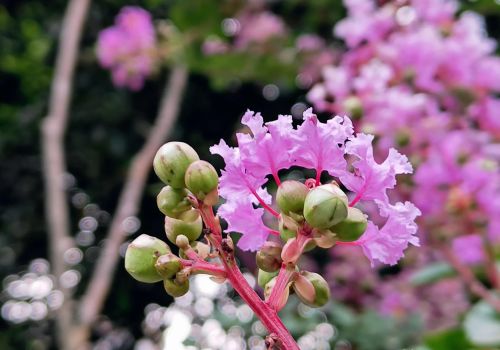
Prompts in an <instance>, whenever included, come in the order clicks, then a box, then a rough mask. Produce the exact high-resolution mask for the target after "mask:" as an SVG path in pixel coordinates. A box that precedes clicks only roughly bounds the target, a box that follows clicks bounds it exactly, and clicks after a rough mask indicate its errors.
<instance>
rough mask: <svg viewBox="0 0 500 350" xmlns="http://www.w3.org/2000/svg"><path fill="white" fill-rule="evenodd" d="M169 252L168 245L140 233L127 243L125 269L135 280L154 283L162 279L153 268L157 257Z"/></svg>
mask: <svg viewBox="0 0 500 350" xmlns="http://www.w3.org/2000/svg"><path fill="white" fill-rule="evenodd" d="M168 253H170V248H169V247H168V245H167V244H166V243H165V242H163V241H162V240H159V239H158V238H156V237H152V236H148V235H145V234H142V235H140V236H139V237H137V238H136V239H134V240H133V241H132V243H130V244H129V245H128V248H127V252H126V253H125V269H126V270H127V272H128V273H129V274H130V275H131V276H132V277H133V278H135V279H136V280H138V281H140V282H145V283H154V282H158V281H161V280H162V277H161V276H160V275H159V274H158V272H157V271H156V268H155V263H156V260H157V259H158V257H160V256H161V255H164V254H168Z"/></svg>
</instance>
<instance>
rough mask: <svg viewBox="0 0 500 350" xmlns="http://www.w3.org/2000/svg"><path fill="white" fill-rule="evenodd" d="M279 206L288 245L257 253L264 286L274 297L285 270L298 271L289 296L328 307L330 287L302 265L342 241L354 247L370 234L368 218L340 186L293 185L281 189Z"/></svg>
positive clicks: (273, 244)
mask: <svg viewBox="0 0 500 350" xmlns="http://www.w3.org/2000/svg"><path fill="white" fill-rule="evenodd" d="M276 203H277V204H278V207H279V209H280V211H281V213H280V216H279V233H280V237H281V239H282V240H283V242H284V245H283V246H282V245H281V244H280V243H277V242H273V241H268V242H266V243H265V244H264V245H263V246H262V248H261V249H260V250H259V251H258V252H257V255H256V261H257V266H258V267H259V276H258V283H259V285H260V286H261V287H262V288H264V291H265V294H266V295H267V296H268V294H270V291H271V290H272V287H273V286H274V283H275V281H276V278H277V275H278V270H279V269H280V268H281V266H282V264H285V265H286V266H289V267H295V268H296V269H297V272H296V273H295V274H294V275H293V277H292V278H291V279H290V281H291V282H290V283H289V286H288V288H287V291H286V293H289V291H290V290H291V291H293V292H295V294H296V295H297V296H298V297H299V299H300V300H301V301H302V302H304V303H305V304H307V305H309V306H311V307H320V306H323V305H324V304H325V303H326V302H327V301H328V299H329V297H330V292H329V288H328V283H327V282H326V281H325V279H324V278H323V277H321V276H320V275H319V274H316V273H312V272H308V271H300V269H299V268H298V267H297V262H298V259H299V258H300V256H301V255H302V253H303V252H304V251H308V250H311V249H313V248H315V247H319V248H325V249H328V248H331V247H333V246H334V245H335V244H336V243H337V242H338V241H342V242H352V241H356V240H358V239H359V237H361V235H362V234H363V233H364V232H365V230H366V228H367V217H366V215H365V214H363V213H362V212H361V211H360V210H359V209H357V208H354V207H350V206H349V203H348V199H347V195H346V194H345V193H344V191H342V189H341V188H340V187H339V186H338V185H337V184H336V183H330V184H325V185H320V186H317V187H314V188H312V189H310V188H309V187H308V186H306V185H305V184H303V183H301V182H299V181H295V180H288V181H283V182H282V183H281V184H280V186H279V187H278V191H277V194H276Z"/></svg>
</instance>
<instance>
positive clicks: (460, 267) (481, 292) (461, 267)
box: [440, 247, 500, 312]
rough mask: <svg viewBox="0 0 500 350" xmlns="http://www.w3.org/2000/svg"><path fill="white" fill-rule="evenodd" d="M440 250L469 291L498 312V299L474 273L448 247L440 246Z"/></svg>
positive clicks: (499, 308)
mask: <svg viewBox="0 0 500 350" xmlns="http://www.w3.org/2000/svg"><path fill="white" fill-rule="evenodd" d="M440 251H441V252H442V253H443V256H444V257H445V259H446V260H447V261H448V263H449V264H450V265H451V266H452V267H453V268H454V269H455V270H456V271H457V273H458V274H459V276H460V278H461V279H462V281H464V282H465V284H466V285H467V287H468V288H469V290H470V291H471V293H473V294H475V295H476V296H477V297H479V298H481V299H483V300H484V301H486V302H487V303H488V304H490V305H491V306H492V307H493V308H494V309H495V310H496V311H497V312H500V299H499V298H498V297H496V296H495V294H494V293H491V292H490V291H489V290H488V289H487V288H486V287H485V286H484V285H483V284H482V283H481V282H480V281H479V280H478V279H477V278H476V276H475V275H474V272H472V270H471V269H470V268H469V267H468V266H467V265H465V264H463V263H462V262H461V261H460V260H459V259H458V258H457V257H456V256H455V254H454V253H453V252H452V251H451V249H450V248H448V247H441V249H440Z"/></svg>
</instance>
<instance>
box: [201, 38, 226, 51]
mask: <svg viewBox="0 0 500 350" xmlns="http://www.w3.org/2000/svg"><path fill="white" fill-rule="evenodd" d="M201 51H202V52H203V54H204V55H206V56H211V55H219V54H223V53H226V52H228V51H229V45H228V44H227V43H225V42H224V41H222V40H221V39H220V38H218V37H208V38H207V39H205V41H203V45H202V46H201Z"/></svg>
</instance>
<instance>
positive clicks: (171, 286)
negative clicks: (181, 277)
mask: <svg viewBox="0 0 500 350" xmlns="http://www.w3.org/2000/svg"><path fill="white" fill-rule="evenodd" d="M163 287H164V288H165V291H166V292H167V293H168V295H170V296H171V297H173V298H178V297H181V296H183V295H184V294H186V293H187V292H188V291H189V280H185V281H183V282H182V283H179V282H178V281H177V280H176V279H166V280H163Z"/></svg>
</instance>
